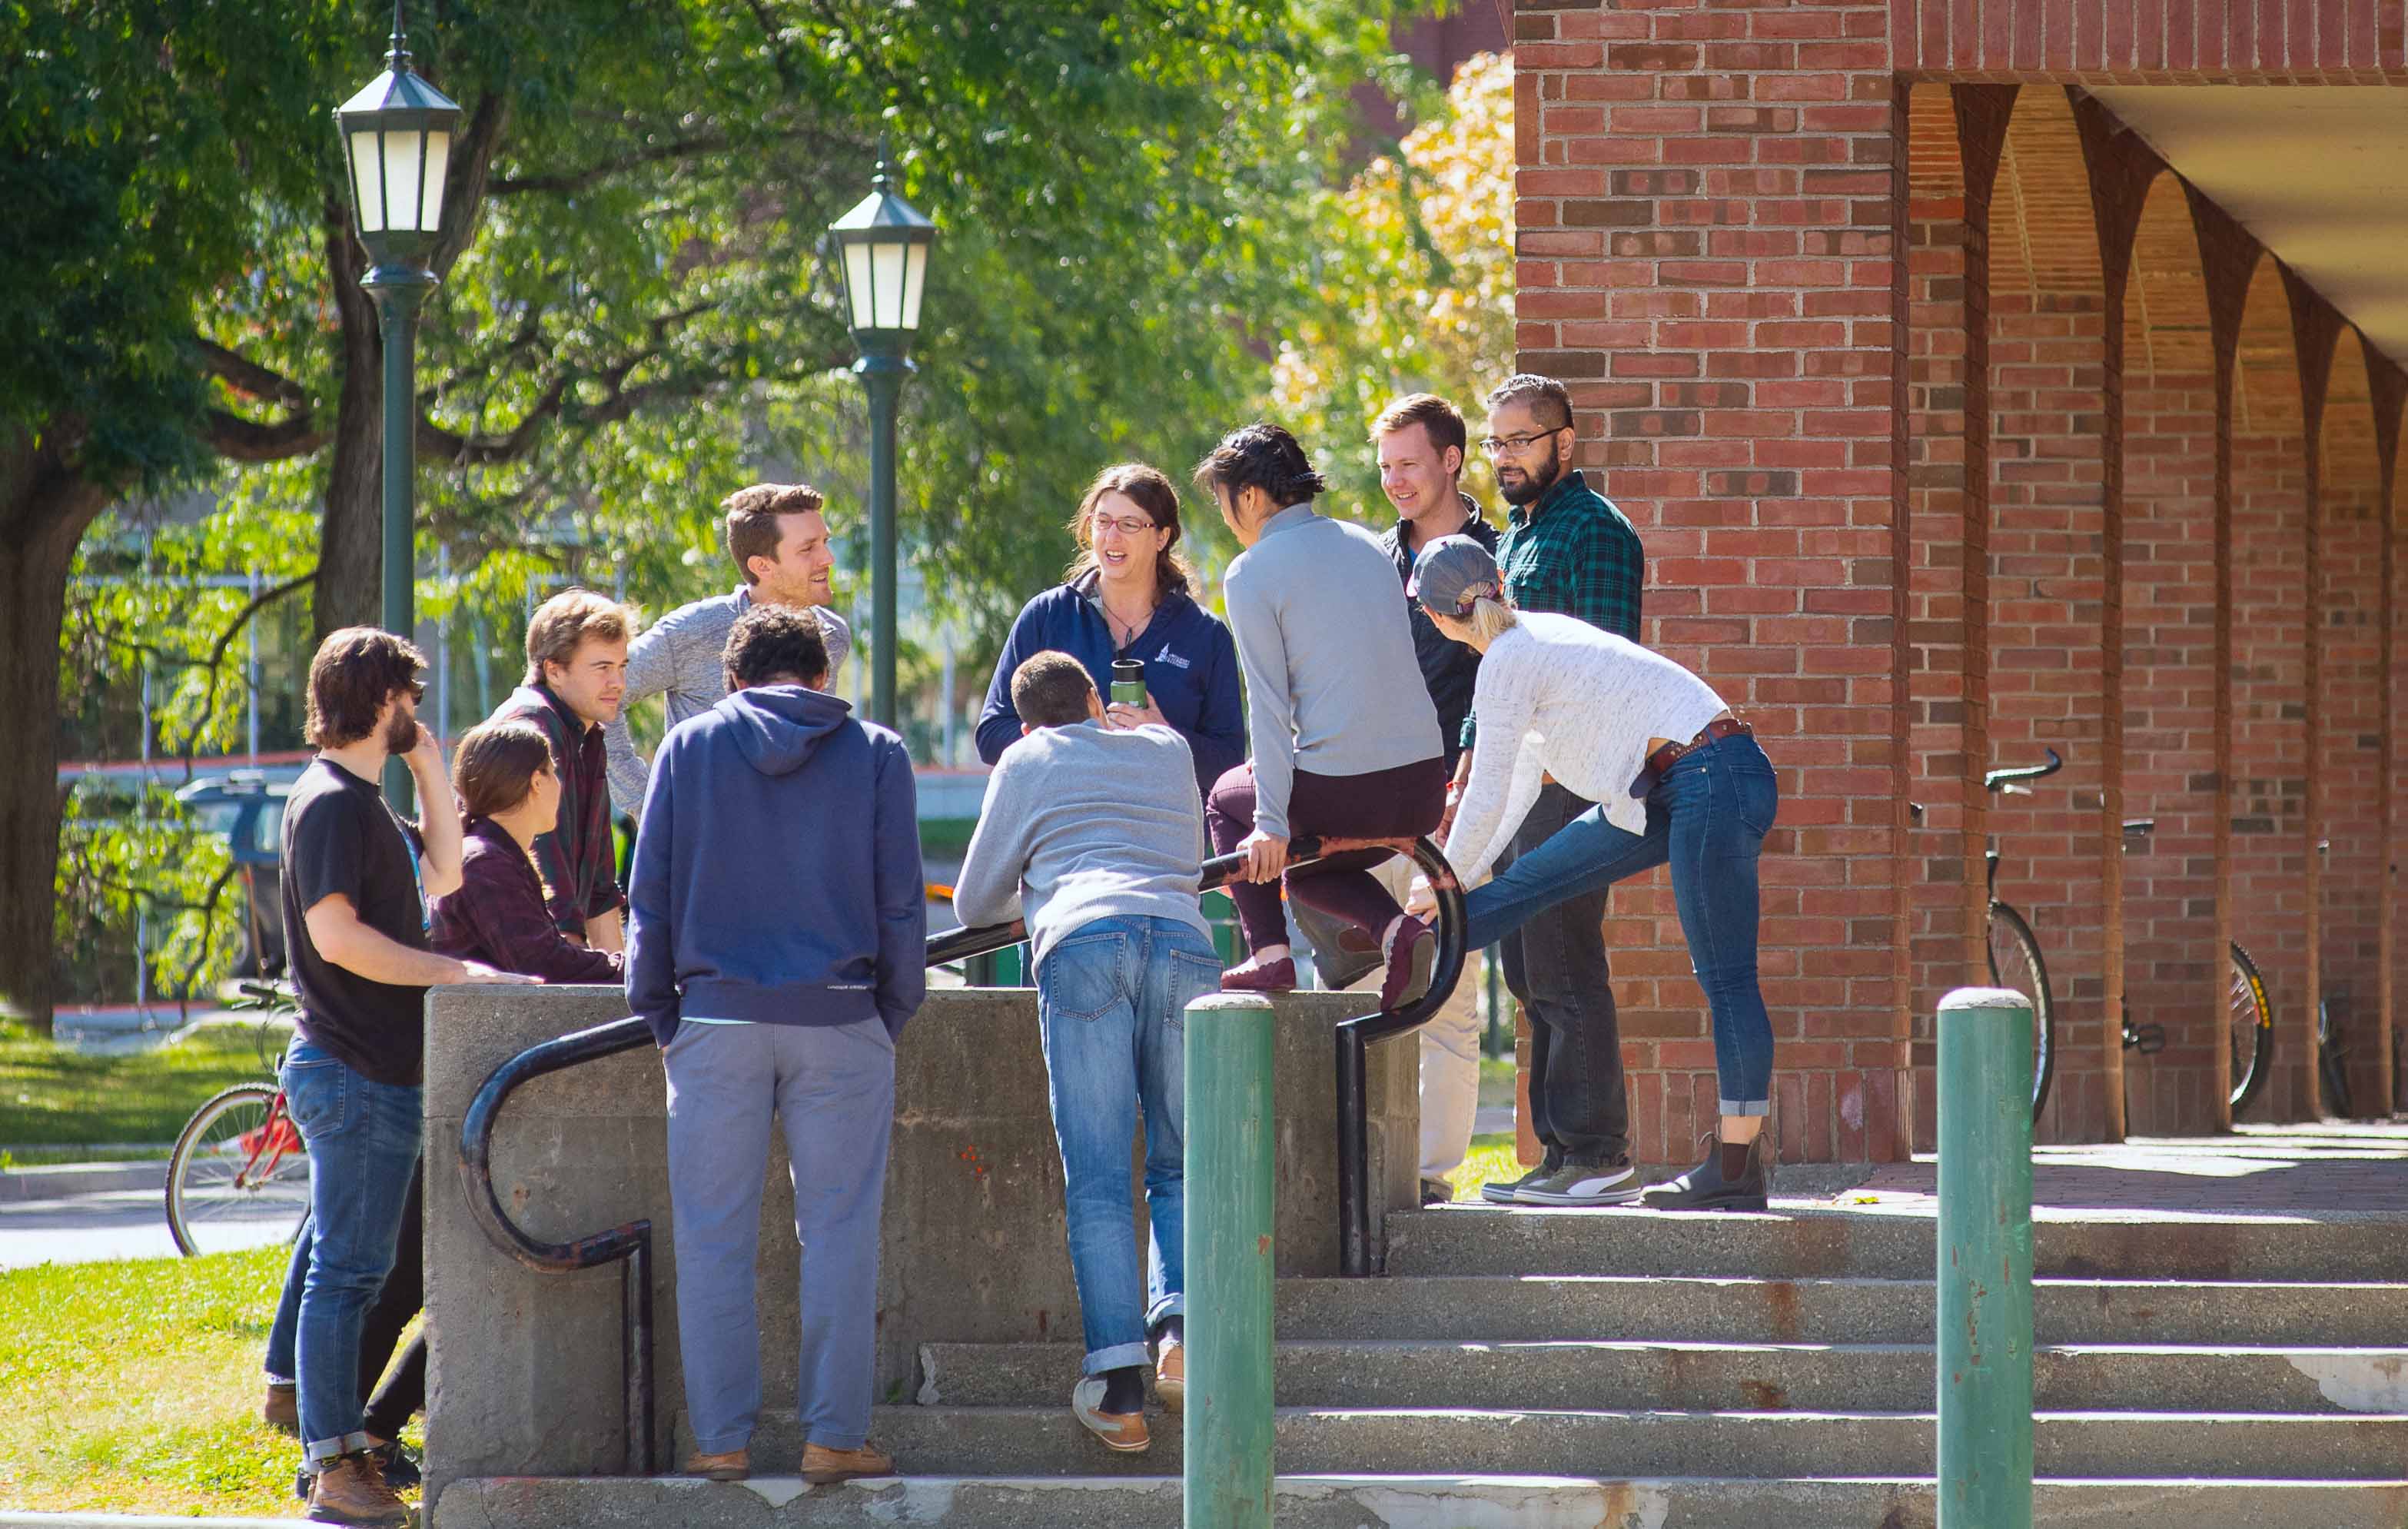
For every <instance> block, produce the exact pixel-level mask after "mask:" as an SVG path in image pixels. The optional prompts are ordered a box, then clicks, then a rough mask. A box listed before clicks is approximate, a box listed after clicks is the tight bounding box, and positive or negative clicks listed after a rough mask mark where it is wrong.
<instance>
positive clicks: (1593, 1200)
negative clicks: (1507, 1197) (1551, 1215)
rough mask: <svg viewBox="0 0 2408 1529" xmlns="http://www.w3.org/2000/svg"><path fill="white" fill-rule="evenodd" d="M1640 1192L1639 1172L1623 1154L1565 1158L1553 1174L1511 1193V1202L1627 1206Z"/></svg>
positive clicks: (1536, 1179) (1626, 1154)
mask: <svg viewBox="0 0 2408 1529" xmlns="http://www.w3.org/2000/svg"><path fill="white" fill-rule="evenodd" d="M1640 1194H1641V1187H1640V1183H1639V1170H1637V1169H1636V1168H1633V1167H1632V1166H1630V1155H1629V1154H1628V1153H1627V1152H1626V1153H1623V1154H1621V1155H1620V1156H1618V1157H1614V1158H1611V1159H1608V1160H1607V1161H1603V1162H1584V1161H1581V1160H1580V1159H1578V1158H1567V1159H1565V1160H1564V1164H1563V1166H1562V1167H1560V1168H1557V1169H1556V1170H1555V1172H1554V1173H1552V1174H1546V1175H1542V1176H1540V1177H1538V1178H1534V1179H1531V1180H1530V1181H1529V1182H1527V1183H1526V1184H1524V1185H1523V1186H1522V1187H1521V1188H1520V1189H1518V1190H1514V1191H1513V1200H1514V1203H1515V1204H1523V1205H1627V1204H1631V1203H1632V1202H1634V1201H1636V1200H1637V1199H1638V1198H1639V1196H1640Z"/></svg>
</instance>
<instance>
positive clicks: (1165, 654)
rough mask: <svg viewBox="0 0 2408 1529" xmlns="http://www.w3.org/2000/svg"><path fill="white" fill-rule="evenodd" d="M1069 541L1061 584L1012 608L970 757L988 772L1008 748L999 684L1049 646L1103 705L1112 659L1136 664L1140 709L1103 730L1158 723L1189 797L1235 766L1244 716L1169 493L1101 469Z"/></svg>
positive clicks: (1146, 472)
mask: <svg viewBox="0 0 2408 1529" xmlns="http://www.w3.org/2000/svg"><path fill="white" fill-rule="evenodd" d="M1070 534H1071V535H1073V536H1074V537H1076V538H1077V539H1078V541H1079V560H1078V561H1077V562H1076V563H1074V564H1072V565H1071V568H1070V572H1069V578H1068V583H1065V584H1058V585H1056V586H1054V588H1052V589H1049V590H1047V591H1045V593H1043V594H1041V595H1039V596H1038V597H1037V598H1036V599H1032V600H1030V601H1029V602H1028V603H1027V604H1026V605H1025V606H1023V607H1022V608H1021V612H1020V616H1019V619H1017V620H1015V621H1014V622H1012V624H1011V635H1010V636H1009V637H1007V638H1005V639H1004V643H1003V653H1002V655H1001V656H999V657H997V658H996V663H995V679H994V681H993V682H992V683H991V684H989V685H987V690H986V708H985V710H984V711H983V712H982V713H981V714H980V715H979V725H978V751H979V757H980V758H982V759H983V760H985V761H986V762H987V763H988V764H993V763H995V762H996V760H997V759H999V758H1001V757H1003V751H1004V750H1005V749H1007V748H1010V747H1011V745H1012V744H1013V743H1018V742H1019V741H1020V735H1021V727H1020V714H1019V713H1018V712H1016V711H1014V710H1013V709H1012V705H1011V675H1012V671H1014V670H1016V669H1018V668H1019V667H1020V665H1021V663H1022V662H1023V661H1024V660H1025V659H1027V658H1029V657H1031V656H1034V655H1036V654H1039V653H1042V652H1045V651H1046V650H1047V649H1049V648H1050V649H1054V650H1056V651H1058V652H1062V653H1067V654H1069V655H1071V656H1073V657H1075V658H1077V659H1078V660H1079V662H1080V663H1082V665H1084V666H1085V667H1086V670H1087V673H1088V675H1089V676H1090V677H1092V678H1093V679H1094V680H1095V682H1096V688H1097V691H1099V692H1101V693H1102V694H1103V695H1105V696H1110V695H1111V683H1112V660H1113V659H1115V658H1135V659H1138V660H1140V662H1142V663H1143V664H1144V665H1145V690H1146V707H1145V709H1144V710H1139V709H1138V708H1135V707H1129V706H1119V705H1115V706H1111V707H1110V708H1108V710H1107V712H1106V714H1105V718H1104V725H1105V726H1106V727H1108V728H1109V727H1128V728H1134V727H1140V726H1143V725H1144V724H1146V723H1149V722H1152V723H1162V724H1165V725H1168V727H1169V728H1171V729H1172V730H1173V731H1175V732H1177V733H1178V734H1179V735H1180V736H1181V737H1183V738H1184V739H1186V740H1187V748H1188V752H1189V753H1190V754H1192V755H1193V756H1194V757H1195V759H1196V789H1197V795H1198V796H1201V795H1202V794H1203V793H1205V792H1207V791H1209V790H1211V786H1212V783H1213V782H1214V781H1216V780H1218V779H1220V778H1221V773H1222V772H1224V771H1226V770H1227V769H1228V768H1229V767H1230V766H1232V765H1235V764H1236V763H1238V762H1239V761H1240V760H1241V759H1243V758H1244V757H1246V714H1245V708H1244V704H1243V702H1242V700H1241V699H1240V695H1239V689H1238V648H1237V644H1236V643H1235V642H1232V641H1231V640H1230V637H1229V628H1228V627H1225V626H1223V625H1222V624H1221V622H1220V620H1219V619H1218V618H1217V617H1215V616H1214V615H1213V614H1212V613H1211V612H1209V611H1207V610H1205V609H1204V608H1203V607H1202V606H1200V605H1198V604H1197V603H1196V599H1195V597H1194V596H1193V595H1192V594H1190V593H1189V590H1188V577H1189V575H1188V569H1187V562H1186V559H1185V558H1183V557H1181V556H1180V555H1179V554H1178V552H1177V551H1176V550H1175V549H1176V548H1177V547H1178V545H1179V493H1178V491H1177V490H1176V489H1174V488H1173V487H1171V484H1170V480H1169V479H1168V478H1166V477H1164V476H1163V475H1162V474H1161V473H1160V472H1157V471H1155V470H1154V469H1152V468H1149V467H1144V466H1142V465H1140V464H1136V463H1125V464H1123V465H1122V466H1120V467H1116V468H1108V469H1105V470H1104V471H1103V472H1101V473H1099V474H1097V478H1096V481H1095V482H1094V483H1091V484H1089V485H1088V488H1087V493H1086V497H1085V498H1082V500H1081V501H1080V504H1079V513H1078V516H1077V517H1076V518H1075V519H1074V520H1072V521H1071V523H1070Z"/></svg>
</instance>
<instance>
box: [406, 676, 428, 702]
mask: <svg viewBox="0 0 2408 1529" xmlns="http://www.w3.org/2000/svg"><path fill="white" fill-rule="evenodd" d="M403 688H404V689H406V690H408V691H409V703H410V704H411V705H412V706H415V705H417V704H418V703H419V702H420V701H422V700H425V699H426V686H425V685H421V684H419V683H418V682H416V681H414V680H413V681H412V682H410V683H409V685H405V686H403Z"/></svg>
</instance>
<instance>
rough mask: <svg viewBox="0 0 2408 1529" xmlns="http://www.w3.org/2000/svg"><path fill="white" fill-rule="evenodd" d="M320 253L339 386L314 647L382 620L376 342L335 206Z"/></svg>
mask: <svg viewBox="0 0 2408 1529" xmlns="http://www.w3.org/2000/svg"><path fill="white" fill-rule="evenodd" d="M325 246H326V271H327V274H328V276H329V277H331V278H332V280H333V284H334V289H335V311H336V313H337V316H338V317H339V318H340V320H341V330H340V343H341V345H342V377H343V382H342V392H341V394H340V396H339V398H338V400H337V404H336V409H335V454H334V460H333V461H332V462H330V463H329V464H328V465H327V469H326V514H325V519H324V520H323V521H322V523H321V525H320V528H319V532H318V587H317V589H316V591H315V592H314V593H313V595H312V597H311V600H312V610H313V613H314V614H315V617H316V623H315V625H316V628H317V634H318V635H317V641H318V642H324V641H325V640H326V634H327V633H329V632H334V631H339V630H341V629H342V628H343V627H373V626H375V625H377V623H378V621H379V620H380V618H381V616H382V615H383V613H384V611H383V607H384V528H383V527H384V521H383V510H384V492H383V484H384V478H383V473H384V341H383V339H382V337H381V336H380V334H379V333H378V331H377V316H376V305H375V304H374V302H372V301H371V300H370V298H369V297H368V295H367V294H366V293H365V292H363V291H361V290H360V278H361V276H362V275H364V274H366V264H365V260H364V257H363V255H362V252H361V250H360V246H359V241H358V240H357V239H355V238H352V237H351V219H350V216H349V214H347V213H346V212H345V211H344V210H343V208H342V205H341V204H340V203H339V202H329V203H328V204H327V206H326V234H325ZM314 646H315V644H314V643H313V644H312V647H313V648H314Z"/></svg>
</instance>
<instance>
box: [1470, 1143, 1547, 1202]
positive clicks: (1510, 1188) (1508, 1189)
mask: <svg viewBox="0 0 2408 1529" xmlns="http://www.w3.org/2000/svg"><path fill="white" fill-rule="evenodd" d="M1563 1165H1564V1160H1563V1158H1562V1156H1561V1155H1560V1154H1558V1153H1555V1152H1549V1153H1548V1154H1547V1155H1546V1157H1545V1158H1544V1159H1542V1160H1541V1161H1540V1163H1539V1165H1538V1166H1537V1167H1535V1168H1533V1169H1531V1170H1530V1171H1529V1172H1528V1173H1527V1174H1524V1175H1523V1176H1521V1177H1519V1178H1503V1179H1498V1180H1497V1181H1496V1182H1495V1183H1491V1184H1483V1185H1482V1186H1480V1198H1482V1199H1483V1200H1485V1201H1487V1202H1488V1203H1489V1204H1492V1205H1516V1204H1521V1201H1520V1200H1518V1199H1516V1198H1515V1197H1516V1196H1517V1195H1519V1194H1520V1193H1521V1192H1522V1186H1523V1185H1525V1184H1535V1183H1537V1182H1538V1181H1539V1180H1541V1179H1542V1178H1544V1177H1546V1176H1548V1175H1549V1174H1552V1173H1554V1172H1555V1170H1556V1169H1558V1168H1561V1167H1562V1166H1563Z"/></svg>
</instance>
